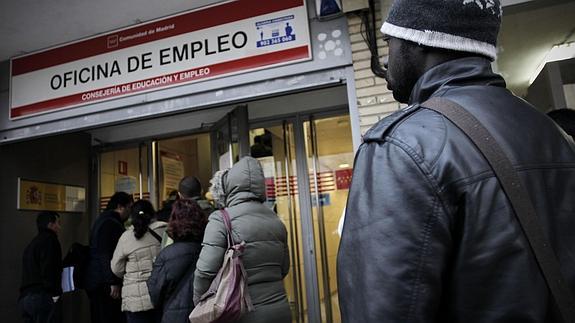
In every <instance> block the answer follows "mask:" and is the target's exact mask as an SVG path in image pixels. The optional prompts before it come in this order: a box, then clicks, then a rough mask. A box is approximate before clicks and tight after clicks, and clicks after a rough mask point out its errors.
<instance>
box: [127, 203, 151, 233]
mask: <svg viewBox="0 0 575 323" xmlns="http://www.w3.org/2000/svg"><path fill="white" fill-rule="evenodd" d="M155 213H156V212H155V211H154V206H152V203H150V201H148V200H139V201H137V202H136V203H134V205H132V210H131V212H130V218H131V219H132V225H133V226H134V236H135V237H136V239H140V238H141V237H143V236H144V235H145V234H146V232H147V231H148V226H149V225H150V222H152V219H153V218H154V214H155Z"/></svg>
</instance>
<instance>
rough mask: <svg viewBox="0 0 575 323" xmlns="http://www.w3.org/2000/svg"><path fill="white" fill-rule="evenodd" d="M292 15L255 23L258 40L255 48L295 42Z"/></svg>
mask: <svg viewBox="0 0 575 323" xmlns="http://www.w3.org/2000/svg"><path fill="white" fill-rule="evenodd" d="M293 19H294V16H293V15H289V16H284V17H278V18H274V19H268V20H263V21H258V22H256V29H257V31H258V36H259V38H258V39H259V40H258V41H257V43H256V44H257V47H265V46H270V45H276V44H281V43H287V42H290V41H294V40H295V32H294V29H293Z"/></svg>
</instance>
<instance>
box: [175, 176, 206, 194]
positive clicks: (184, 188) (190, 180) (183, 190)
mask: <svg viewBox="0 0 575 323" xmlns="http://www.w3.org/2000/svg"><path fill="white" fill-rule="evenodd" d="M178 190H179V191H180V194H182V196H183V197H184V198H192V197H197V196H201V195H202V184H201V183H200V180H199V179H198V178H197V177H195V176H186V177H184V178H182V180H181V181H180V184H179V185H178Z"/></svg>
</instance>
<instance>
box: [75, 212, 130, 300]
mask: <svg viewBox="0 0 575 323" xmlns="http://www.w3.org/2000/svg"><path fill="white" fill-rule="evenodd" d="M125 230H126V229H125V228H124V223H123V222H122V220H121V218H120V214H118V213H117V212H115V211H105V212H103V213H102V214H100V216H99V217H98V219H96V222H94V225H93V226H92V230H91V231H90V260H89V261H88V266H87V270H86V277H85V278H86V289H87V290H93V289H96V288H98V287H101V286H110V285H121V284H122V279H120V278H118V277H116V275H114V273H112V269H111V268H110V261H111V260H112V256H113V254H114V250H115V249H116V245H117V244H118V240H120V236H122V233H124V231H125Z"/></svg>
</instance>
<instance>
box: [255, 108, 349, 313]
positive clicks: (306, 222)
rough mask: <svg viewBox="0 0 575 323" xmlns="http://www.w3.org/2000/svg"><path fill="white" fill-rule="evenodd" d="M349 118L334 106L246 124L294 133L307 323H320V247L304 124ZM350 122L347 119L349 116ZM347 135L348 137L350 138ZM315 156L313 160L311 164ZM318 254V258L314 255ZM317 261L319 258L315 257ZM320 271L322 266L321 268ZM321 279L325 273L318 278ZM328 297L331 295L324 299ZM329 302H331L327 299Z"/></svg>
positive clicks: (346, 113) (344, 109)
mask: <svg viewBox="0 0 575 323" xmlns="http://www.w3.org/2000/svg"><path fill="white" fill-rule="evenodd" d="M341 115H349V110H348V107H347V106H337V107H333V108H330V109H322V110H317V111H306V112H298V113H295V114H288V115H283V116H274V117H270V118H265V119H262V120H256V121H253V122H250V124H249V129H250V130H251V129H257V128H266V127H272V126H278V125H282V123H284V122H287V123H291V124H292V127H293V132H294V146H295V147H294V148H295V156H294V157H295V162H296V173H297V185H298V186H297V187H298V202H299V208H300V210H299V212H300V217H301V220H300V221H301V223H300V225H301V237H302V252H303V262H304V263H303V265H304V273H303V276H304V277H305V297H306V300H307V317H308V322H309V323H321V322H322V317H321V303H322V302H321V299H320V297H319V290H320V288H319V275H318V266H317V261H318V257H317V255H321V246H317V245H316V243H315V236H314V222H313V204H312V194H311V193H312V192H311V185H310V176H309V166H312V167H313V169H314V172H316V171H317V170H316V169H315V168H316V167H315V165H308V158H307V152H306V138H305V131H304V123H305V122H306V121H309V122H313V120H317V119H323V118H329V117H335V116H341ZM350 118H351V116H350ZM350 135H351V134H350ZM315 158H317V156H314V160H315ZM318 253H319V254H318ZM319 259H320V260H321V259H322V258H321V257H319ZM323 268H324V271H325V270H329V269H326V266H325V265H324V266H323ZM322 277H324V279H325V277H326V276H325V273H324V275H323V276H322ZM325 297H331V295H329V294H328V295H325ZM330 301H331V299H330ZM331 311H332V308H330V309H329V314H327V312H328V309H327V308H326V315H327V317H331Z"/></svg>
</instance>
